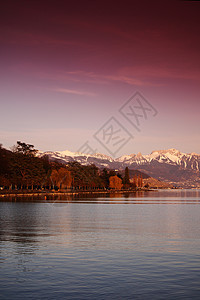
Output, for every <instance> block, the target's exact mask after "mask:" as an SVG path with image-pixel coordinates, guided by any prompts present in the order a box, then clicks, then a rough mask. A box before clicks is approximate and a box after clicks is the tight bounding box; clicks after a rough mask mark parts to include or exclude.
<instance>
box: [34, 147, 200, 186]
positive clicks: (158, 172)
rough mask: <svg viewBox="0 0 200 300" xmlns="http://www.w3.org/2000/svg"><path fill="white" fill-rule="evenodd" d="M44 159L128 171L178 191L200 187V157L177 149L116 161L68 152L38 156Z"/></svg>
mask: <svg viewBox="0 0 200 300" xmlns="http://www.w3.org/2000/svg"><path fill="white" fill-rule="evenodd" d="M44 155H47V156H48V157H49V159H50V160H54V161H59V162H62V163H68V162H71V161H78V162H79V163H81V164H83V165H87V164H95V165H96V166H97V167H98V168H101V169H102V168H109V169H115V170H123V169H124V168H125V167H129V169H136V170H139V171H141V172H143V173H146V174H148V175H149V176H151V177H154V178H156V179H158V180H161V181H165V182H168V183H170V184H173V185H175V186H177V187H187V188H191V187H200V172H199V170H200V154H196V153H183V152H180V151H179V150H176V149H174V148H171V149H168V150H157V151H153V152H151V154H148V155H142V154H141V153H140V152H139V153H138V154H130V155H123V156H121V157H119V158H116V159H113V158H112V157H110V156H107V155H104V154H101V153H95V154H93V155H90V154H84V153H80V152H71V151H68V150H67V151H55V152H52V151H48V152H39V156H40V157H42V156H44Z"/></svg>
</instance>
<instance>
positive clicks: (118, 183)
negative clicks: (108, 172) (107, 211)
mask: <svg viewBox="0 0 200 300" xmlns="http://www.w3.org/2000/svg"><path fill="white" fill-rule="evenodd" d="M109 187H110V188H111V189H115V190H121V188H122V180H121V179H120V178H119V177H118V176H117V175H115V176H110V178H109Z"/></svg>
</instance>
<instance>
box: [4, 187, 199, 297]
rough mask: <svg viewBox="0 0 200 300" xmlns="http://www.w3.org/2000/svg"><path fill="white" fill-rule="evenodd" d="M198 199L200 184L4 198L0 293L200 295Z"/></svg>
mask: <svg viewBox="0 0 200 300" xmlns="http://www.w3.org/2000/svg"><path fill="white" fill-rule="evenodd" d="M6 200H7V201H6ZM199 201H200V191H199V190H164V191H154V192H138V193H131V194H126V195H122V194H106V195H98V197H97V196H96V197H91V195H85V196H84V197H83V196H79V197H78V196H73V197H71V196H67V197H66V196H64V195H52V196H51V195H49V196H47V197H46V198H45V199H44V197H40V198H35V197H28V198H21V199H13V198H9V199H5V198H4V201H2V202H0V295H1V297H2V299H22V298H25V299H26V298H27V299H40V298H46V299H57V298H67V299H113V298H116V299H149V297H152V298H153V299H191V298H192V299H199V297H200V287H199V282H200V231H199V227H200V226H199V225H200V218H199V215H200V205H199V203H200V202H199ZM105 204H106V205H105ZM117 204H120V205H117ZM135 204H137V205H135Z"/></svg>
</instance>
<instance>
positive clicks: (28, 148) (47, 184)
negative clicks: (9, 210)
mask: <svg viewBox="0 0 200 300" xmlns="http://www.w3.org/2000/svg"><path fill="white" fill-rule="evenodd" d="M37 152H38V151H37V150H36V149H35V148H34V146H33V145H30V144H26V143H24V142H21V141H17V144H16V145H15V146H13V147H12V150H7V149H5V148H3V147H2V145H0V188H1V190H59V191H65V190H74V189H75V190H94V189H117V190H121V189H136V188H137V187H142V185H143V182H142V176H140V175H139V176H138V175H137V176H136V175H135V177H134V178H133V179H132V180H130V177H129V169H128V168H127V167H126V169H125V172H124V176H122V173H120V172H117V171H115V170H108V169H106V168H104V169H99V168H97V167H96V166H95V165H94V164H91V165H87V166H85V165H81V164H80V163H78V162H76V161H73V162H69V163H68V164H62V163H59V162H57V161H50V160H49V158H48V156H43V157H39V156H38V155H37Z"/></svg>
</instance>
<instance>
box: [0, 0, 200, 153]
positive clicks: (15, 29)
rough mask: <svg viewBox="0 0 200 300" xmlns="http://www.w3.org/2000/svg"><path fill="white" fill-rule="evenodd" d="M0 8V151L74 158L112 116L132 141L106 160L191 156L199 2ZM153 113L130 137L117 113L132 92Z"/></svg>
mask: <svg viewBox="0 0 200 300" xmlns="http://www.w3.org/2000/svg"><path fill="white" fill-rule="evenodd" d="M71 2H72V1H9V0H7V1H4V3H3V4H2V3H1V7H0V102H1V109H0V120H1V123H0V137H1V138H0V142H1V143H2V144H3V146H4V147H7V148H9V147H11V146H12V145H13V144H16V141H17V140H21V141H24V142H27V143H31V144H34V145H35V147H36V148H37V149H40V150H43V151H46V150H66V149H68V150H71V151H77V150H78V149H79V148H80V147H81V145H83V144H84V143H85V142H86V141H87V140H88V141H89V143H90V146H91V147H93V148H95V149H97V151H98V152H102V153H105V154H108V155H109V152H108V151H107V150H106V149H105V148H104V146H103V145H101V144H100V143H99V142H98V141H97V140H96V139H95V138H94V136H93V135H94V134H95V133H96V132H97V131H98V130H99V129H100V128H101V127H102V125H103V124H104V123H105V122H106V121H107V120H108V119H109V118H110V117H112V116H114V118H115V119H117V120H118V121H119V122H120V123H121V124H122V125H123V127H124V128H126V130H128V132H130V133H131V134H132V135H133V136H134V139H133V140H130V141H129V142H128V143H127V144H125V145H124V146H123V147H121V149H120V150H119V151H117V154H116V156H120V155H123V154H130V153H137V152H139V151H140V152H142V153H143V154H147V153H150V152H151V151H152V150H158V149H167V148H177V149H179V150H181V151H183V152H197V153H200V140H199V128H200V118H199V112H200V22H199V15H200V3H199V2H196V1H166V2H165V1H138V3H137V4H136V1H135V3H134V1H121V3H119V2H118V3H117V4H116V1H73V4H72V3H71ZM137 91H138V92H140V93H141V94H142V95H143V96H144V97H145V98H146V99H147V100H148V102H149V103H150V104H151V105H152V106H153V107H154V108H155V109H156V110H157V111H158V114H157V115H156V116H155V117H152V116H148V118H147V119H146V120H143V122H142V124H141V131H140V132H138V131H137V130H135V128H133V126H132V125H131V124H130V123H129V122H128V121H127V120H126V119H125V118H123V116H122V115H121V114H120V113H119V109H120V107H121V106H122V105H123V104H124V103H125V102H126V101H127V100H128V99H129V98H130V97H131V96H132V95H134V94H135V92H137Z"/></svg>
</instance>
